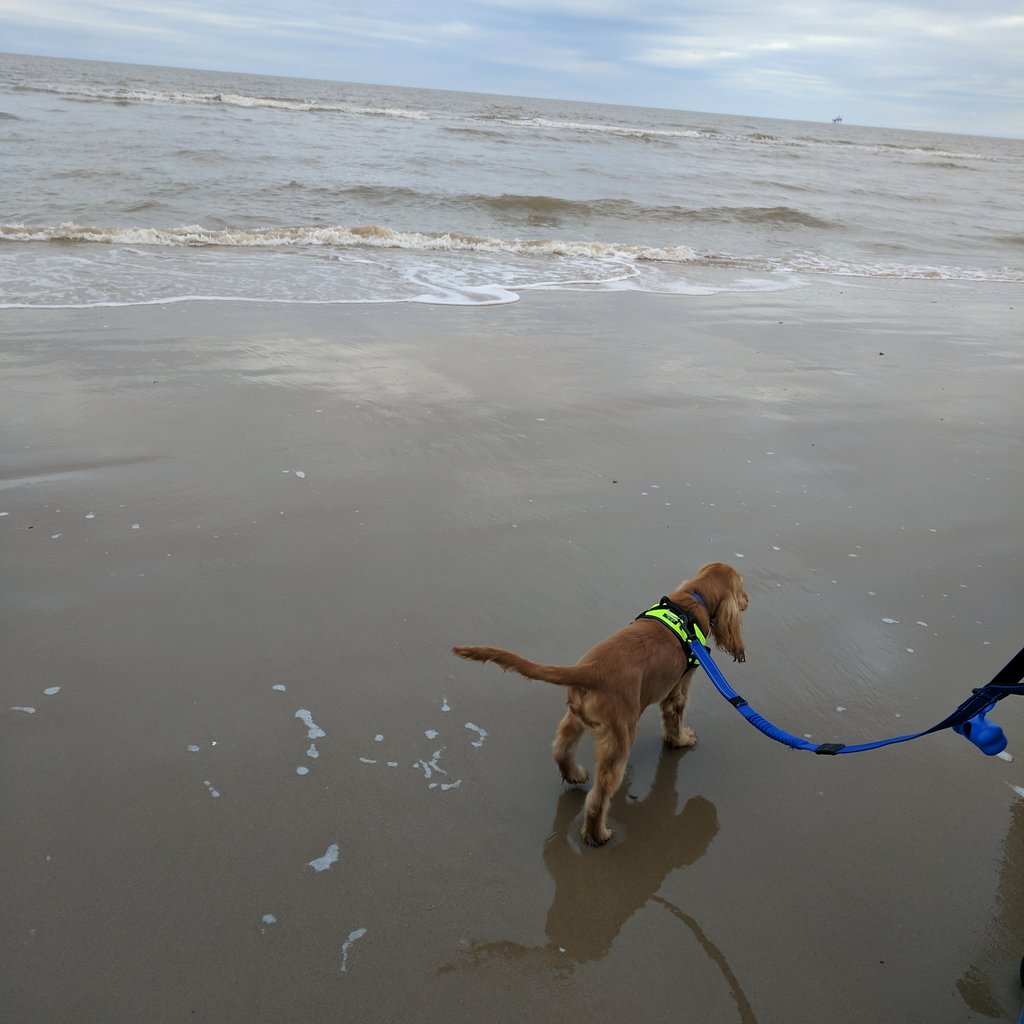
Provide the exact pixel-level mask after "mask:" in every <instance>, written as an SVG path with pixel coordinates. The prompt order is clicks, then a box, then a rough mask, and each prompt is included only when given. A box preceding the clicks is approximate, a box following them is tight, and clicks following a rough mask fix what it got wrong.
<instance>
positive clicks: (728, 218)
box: [455, 194, 839, 231]
mask: <svg viewBox="0 0 1024 1024" xmlns="http://www.w3.org/2000/svg"><path fill="white" fill-rule="evenodd" d="M455 201H457V202H458V203H459V205H475V206H481V207H485V208H489V209H493V210H496V211H498V212H499V213H503V214H526V215H528V216H531V217H543V218H558V217H565V216H571V217H578V218H581V219H587V220H590V219H592V218H593V217H595V216H599V217H606V218H611V219H620V220H625V221H629V222H630V223H637V222H652V223H662V224H663V223H665V222H667V221H668V222H676V223H687V222H713V223H722V222H730V223H736V224H769V225H772V224H775V225H795V226H798V227H807V228H817V229H820V230H824V231H828V230H832V229H834V228H836V227H838V226H839V225H837V224H835V223H834V222H832V221H827V220H823V219H822V218H820V217H815V216H814V215H813V214H810V213H807V212H806V211H804V210H799V209H796V208H795V207H792V206H704V207H692V208H691V207H685V206H650V205H646V204H642V203H636V202H634V201H633V200H630V199H561V198H558V197H555V196H544V195H516V194H505V195H500V196H482V195H476V196H474V195H470V196H459V197H457V198H456V200H455Z"/></svg>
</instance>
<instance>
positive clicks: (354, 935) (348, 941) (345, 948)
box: [341, 928, 367, 974]
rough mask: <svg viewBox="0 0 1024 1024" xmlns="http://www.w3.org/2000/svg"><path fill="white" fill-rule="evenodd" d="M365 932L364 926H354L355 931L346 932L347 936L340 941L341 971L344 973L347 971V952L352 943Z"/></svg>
mask: <svg viewBox="0 0 1024 1024" xmlns="http://www.w3.org/2000/svg"><path fill="white" fill-rule="evenodd" d="M366 932H367V929H366V928H356V929H355V931H351V932H349V933H348V938H347V939H346V940H345V942H344V943H342V946H341V972H342V974H344V973H345V972H346V971H348V952H349V950H350V949H351V948H352V943H354V942H357V941H358V940H359V939H361V938H362V937H363V936H364V935H365V934H366Z"/></svg>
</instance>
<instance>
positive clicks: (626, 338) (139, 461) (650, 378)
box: [0, 281, 1024, 1024]
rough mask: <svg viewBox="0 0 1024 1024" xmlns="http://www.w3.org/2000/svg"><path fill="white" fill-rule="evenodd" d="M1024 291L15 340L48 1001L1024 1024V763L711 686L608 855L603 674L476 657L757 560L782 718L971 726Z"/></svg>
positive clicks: (6, 730)
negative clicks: (891, 740) (769, 725)
mask: <svg viewBox="0 0 1024 1024" xmlns="http://www.w3.org/2000/svg"><path fill="white" fill-rule="evenodd" d="M1020 298H1021V297H1020V295H1019V294H1015V293H1014V291H1013V290H1011V289H1009V288H996V287H988V288H985V287H981V286H965V285H953V284H944V283H940V282H934V283H932V282H926V283H916V284H915V283H911V282H903V281H901V282H894V283H893V284H891V285H883V286H879V285H874V284H873V285H864V286H862V285H861V284H860V283H858V282H847V283H844V284H841V285H823V286H816V287H808V288H803V289H799V290H796V291H791V292H780V293H776V294H767V295H766V294H756V295H749V296H736V295H725V296H719V297H710V298H705V299H694V298H690V299H670V298H662V297H655V296H649V295H648V296H644V295H633V294H611V295H572V294H555V293H535V294H530V295H527V296H525V297H524V298H523V300H522V301H520V302H519V303H517V304H514V305H511V306H502V307H492V308H483V309H465V308H442V307H425V306H382V307H356V306H352V307H296V306H268V305H262V306H256V305H253V306H249V305H242V304H230V303H222V304H198V303H197V304H186V305H177V306H172V307H168V308H160V307H147V308H123V309H105V310H104V309H100V310H91V311H49V312H48V311H11V310H8V311H5V312H4V313H3V315H2V318H0V335H2V356H0V370H2V378H0V445H2V452H3V466H2V474H0V512H3V513H6V515H3V516H0V545H2V553H3V577H4V587H3V594H2V598H0V600H2V602H3V617H2V620H3V625H2V630H3V633H2V637H0V640H2V652H3V653H2V655H0V658H2V672H0V764H2V767H3V786H2V807H0V816H2V820H3V823H4V826H3V831H2V838H0V879H2V892H3V906H4V913H3V915H2V918H0V963H2V965H3V966H2V969H0V974H2V979H3V985H2V1001H3V1004H4V1012H3V1018H4V1020H5V1021H11V1022H12V1024H22V1022H24V1024H28V1022H35V1021H62V1022H92V1021H102V1022H104V1024H120V1022H125V1024H129V1022H131V1024H138V1022H140V1021H145V1022H146V1024H156V1022H165V1021H166V1022H180V1021H209V1022H214V1024H223V1022H225V1021H245V1022H247V1024H256V1022H279V1021H302V1022H328V1021H330V1022H335V1021H358V1022H361V1024H362V1022H367V1024H372V1022H391V1021H409V1022H415V1021H428V1020H430V1021H447V1022H455V1024H457V1022H462V1021H474V1022H477V1021H484V1020H490V1021H498V1022H504V1021H509V1022H511V1021H522V1020H528V1019H536V1020H546V1019H556V1018H557V1019H563V1018H564V1019H574V1018H577V1017H579V1018H581V1019H583V1018H587V1019H591V1020H597V1021H623V1020H642V1021H652V1022H653V1021H666V1022H667V1021H681V1020H691V1021H713V1022H716V1024H717V1022H729V1021H740V1022H743V1024H751V1022H754V1021H758V1022H762V1024H767V1022H776V1021H777V1022H784V1024H798V1022H803V1021H807V1022H811V1021H818V1020H830V1021H849V1022H865V1021H901V1022H917V1021H920V1022H928V1024H933V1022H942V1021H957V1022H960V1021H975V1020H977V1021H981V1020H991V1019H1003V1020H1015V1019H1016V1014H1017V1012H1019V1009H1020V990H1019V984H1018V982H1017V965H1018V963H1019V960H1020V957H1021V954H1022V953H1024V883H1022V877H1024V876H1022V871H1024V799H1021V797H1020V796H1018V795H1017V794H1016V793H1015V791H1014V790H1013V789H1012V787H1013V786H1018V787H1022V788H1024V760H1022V759H1021V757H1018V759H1017V760H1016V761H1013V762H1008V761H1005V760H1002V759H998V758H986V757H984V756H983V755H982V754H980V753H979V752H978V751H977V750H975V749H974V748H973V747H971V746H970V745H969V744H967V743H965V742H964V741H963V740H962V739H961V738H959V737H957V736H954V735H952V734H951V733H943V734H940V735H938V736H933V737H929V738H927V739H925V740H922V741H919V742H916V743H913V744H906V745H901V746H896V747H891V748H887V749H885V750H882V751H879V752H875V753H866V754H859V755H851V756H849V757H838V758H818V757H814V756H812V755H809V754H803V753H796V752H793V751H789V750H786V749H785V748H783V747H781V746H778V745H776V744H774V743H772V742H770V741H769V740H767V739H766V738H764V737H762V736H761V735H759V734H758V733H756V732H755V731H754V730H752V729H751V728H750V727H749V726H748V725H747V724H746V723H745V722H744V721H743V720H742V719H741V718H740V717H739V716H738V715H737V714H736V713H735V712H734V711H733V710H732V708H730V707H729V706H728V705H727V704H726V703H725V702H724V701H723V700H722V699H721V698H720V697H719V696H718V695H717V694H716V693H715V692H714V691H713V690H712V689H711V687H710V684H709V683H707V681H706V680H700V681H698V682H697V683H696V684H695V691H694V692H695V696H694V699H693V701H692V703H691V710H690V713H689V721H690V722H691V724H692V725H693V726H694V727H695V728H696V730H697V732H698V735H699V736H700V744H699V746H698V747H697V749H696V750H695V751H693V752H690V753H686V754H679V753H674V752H665V751H663V750H662V749H661V746H660V740H659V733H658V723H657V720H656V716H655V715H654V713H653V712H648V715H647V716H646V717H645V718H644V720H643V722H642V724H641V730H640V736H639V739H638V741H637V743H636V746H635V747H634V750H633V752H632V756H631V759H630V762H631V768H630V773H629V777H628V785H627V786H624V787H623V789H622V790H621V791H620V792H619V794H618V795H617V797H616V800H615V802H614V804H613V808H612V813H611V823H612V825H613V827H615V828H616V837H615V839H614V840H613V841H612V843H611V844H610V845H609V846H608V847H606V848H604V849H601V850H589V849H582V848H581V845H580V842H579V840H578V838H577V832H578V828H579V816H580V810H581V807H582V800H583V795H582V793H581V792H579V791H577V790H567V789H564V787H563V786H562V785H561V783H560V782H559V780H558V777H557V773H556V770H555V768H554V765H553V763H552V762H551V760H550V756H549V749H548V748H549V744H550V741H551V737H552V735H553V730H554V727H555V724H556V722H557V720H558V717H559V715H560V709H561V703H562V694H561V693H559V692H558V691H557V690H556V689H555V688H553V687H549V686H546V685H544V684H541V683H531V682H528V681H526V680H522V679H519V678H517V677H513V676H503V675H502V674H501V673H499V672H498V671H497V670H495V669H493V667H490V666H479V665H471V664H465V663H461V662H457V661H456V660H455V659H454V658H452V657H451V655H450V654H449V653H448V649H449V647H450V646H451V644H453V643H492V644H496V645H501V646H507V647H511V648H513V649H516V650H519V651H521V652H523V653H525V654H528V655H531V656H534V657H537V658H539V659H542V660H547V661H562V662H568V661H573V660H575V658H576V657H578V656H579V654H580V653H582V651H584V650H585V649H586V648H587V647H589V646H590V645H591V644H592V643H594V642H595V641H596V640H598V639H600V638H601V637H603V636H604V635H606V634H607V633H608V632H610V631H612V630H613V629H616V628H618V627H619V626H620V625H622V624H624V623H625V622H627V621H629V620H630V619H631V618H632V617H633V616H634V615H636V614H637V613H638V612H639V611H641V610H642V609H643V608H645V607H647V606H648V605H649V604H650V603H652V602H653V601H656V600H657V599H658V598H659V597H660V596H661V595H662V594H663V593H664V592H666V590H668V589H669V588H671V587H672V586H673V585H675V584H676V583H677V582H678V581H679V580H680V579H682V578H683V577H684V576H686V575H687V574H689V573H690V572H691V571H692V570H694V569H695V568H696V567H698V566H699V565H700V564H701V563H703V562H705V561H709V560H715V559H721V560H725V561H729V562H732V563H733V564H736V565H737V566H739V567H740V568H741V570H742V571H743V572H744V574H745V576H746V579H747V584H748V590H749V592H750V595H751V607H750V610H749V612H748V613H747V615H746V619H745V635H746V641H747V652H748V661H747V663H746V664H745V665H732V664H729V663H726V661H725V660H724V659H723V658H722V657H721V656H720V657H719V664H720V665H721V666H722V668H723V669H724V670H725V672H726V674H727V676H728V677H729V679H730V681H731V682H732V683H733V685H734V686H735V687H736V688H737V689H738V690H739V691H740V692H741V693H743V694H744V695H745V696H747V697H748V698H749V699H750V700H751V702H752V703H753V704H754V705H755V707H757V708H758V709H759V710H760V711H761V712H762V713H763V714H765V715H767V716H768V717H769V718H771V719H773V720H774V721H776V722H778V723H779V724H780V725H782V726H783V727H785V728H788V729H790V730H791V731H793V732H796V733H798V734H803V733H809V734H811V735H812V736H813V737H814V738H815V739H816V740H820V741H822V742H829V741H837V740H840V741H841V740H846V741H848V742H858V741H863V740H869V739H876V738H880V737H882V736H887V735H892V734H896V733H904V732H908V731H912V730H914V729H918V728H923V727H926V726H928V725H931V724H933V723H934V722H936V721H938V720H939V719H940V718H942V717H944V716H945V715H946V714H947V713H948V712H949V711H951V710H952V709H953V707H955V706H956V705H957V704H958V703H959V702H960V701H961V700H963V699H964V698H965V697H966V696H967V695H968V694H969V691H970V688H971V687H972V686H977V685H980V684H982V683H983V682H985V681H987V680H988V678H989V677H990V676H991V675H992V674H994V672H995V671H996V670H997V669H998V668H1000V667H1001V666H1002V665H1003V664H1004V663H1005V662H1006V661H1007V660H1008V659H1009V657H1010V656H1011V655H1012V654H1013V653H1014V652H1015V651H1016V650H1017V649H1018V647H1019V646H1020V644H1021V643H1022V642H1024V638H1022V634H1021V616H1020V607H1021V595H1022V592H1024V587H1022V584H1024V566H1022V564H1021V546H1020V536H1021V534H1020V522H1021V515H1022V509H1024V475H1022V473H1021V466H1022V464H1024V431H1022V426H1024V399H1022V397H1021V396H1022V395H1024V352H1022V349H1021V344H1020V336H1019V323H1020V314H1019V302H1020ZM1015 305H1016V306H1018V311H1014V309H1013V307H1014V306H1015ZM55 687H59V688H60V689H59V691H57V692H50V693H46V691H47V690H51V691H52V690H53V689H54V688H55ZM19 709H21V710H19ZM25 709H34V710H32V711H29V710H25ZM994 717H995V718H996V720H997V721H999V722H1000V723H1001V724H1002V725H1003V726H1004V727H1005V728H1006V731H1007V734H1008V736H1009V737H1010V745H1009V750H1010V751H1011V752H1015V753H1020V754H1021V755H1024V701H1015V699H1012V698H1011V699H1010V700H1007V701H1005V702H1003V704H1002V705H1001V706H1000V708H999V709H998V713H997V714H996V715H995V716H994ZM320 733H322V734H323V735H320ZM589 758H590V751H589V746H585V747H584V750H583V760H584V763H587V764H589V763H590V761H589ZM335 846H336V850H335V849H333V848H334V847H335ZM335 854H336V859H335Z"/></svg>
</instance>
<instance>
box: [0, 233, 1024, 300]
mask: <svg viewBox="0 0 1024 1024" xmlns="http://www.w3.org/2000/svg"><path fill="white" fill-rule="evenodd" d="M0 242H7V243H44V244H45V243H50V244H51V245H53V249H52V250H51V251H52V252H53V254H54V255H55V256H56V255H60V254H68V248H67V247H68V246H69V245H71V244H80V243H92V244H93V245H97V246H100V247H102V248H103V249H106V250H108V251H110V252H122V251H123V252H128V251H136V252H140V254H142V255H144V254H145V253H146V252H147V251H148V252H149V253H151V254H159V253H165V254H168V255H171V254H173V253H175V252H179V253H183V252H184V251H185V250H190V249H191V250H200V251H202V252H203V253H207V254H210V258H218V259H220V258H223V260H225V261H230V260H231V258H232V257H231V255H230V254H231V253H232V252H234V253H236V254H237V255H238V257H239V258H240V257H241V256H242V254H244V253H250V254H251V255H252V256H255V255H256V253H257V251H259V250H263V251H264V252H266V253H269V254H273V255H275V256H284V255H286V254H287V253H289V252H292V253H296V254H305V255H307V256H317V257H321V258H324V259H327V260H328V261H329V260H331V259H341V260H343V261H347V262H348V263H349V264H351V263H352V262H353V261H354V262H355V263H359V262H360V258H359V250H363V251H364V252H365V251H367V250H378V251H382V252H386V251H391V252H394V253H395V254H396V258H397V257H398V254H404V255H403V256H402V258H403V259H409V258H411V257H412V258H415V259H416V260H419V261H426V262H429V261H430V260H431V259H432V258H434V255H435V254H436V255H437V256H438V257H444V256H459V257H460V258H462V257H466V258H471V257H472V256H473V255H479V256H481V257H487V258H488V259H487V260H485V263H486V265H488V266H490V265H494V264H495V262H496V263H497V264H502V261H506V263H505V264H502V265H507V261H513V262H514V264H515V266H516V267H517V268H518V269H517V272H521V271H522V268H523V267H525V266H530V267H534V268H536V271H535V273H536V275H537V276H538V279H539V280H541V281H543V280H544V279H545V275H547V274H554V276H555V278H556V283H558V284H560V285H561V284H564V283H565V282H564V281H563V280H562V279H563V277H564V276H565V275H566V273H570V276H572V272H574V271H572V268H578V267H581V266H584V267H586V268H587V274H588V275H591V274H592V273H593V272H594V268H601V267H603V268H607V270H601V271H600V272H599V273H598V277H599V278H601V281H603V282H604V283H605V284H606V283H607V281H605V280H604V278H605V276H606V275H607V274H610V275H611V277H612V278H615V279H618V278H619V277H621V276H622V275H623V274H625V275H626V276H627V277H629V276H634V275H636V274H638V273H641V272H642V269H641V268H643V267H645V266H662V267H665V268H666V272H671V273H688V272H689V270H688V269H687V268H689V269H700V268H704V269H710V270H715V271H720V270H724V271H728V272H731V273H740V274H774V275H815V276H819V275H824V276H832V277H863V278H876V279H908V280H941V281H979V282H980V281H988V282H993V283H1018V284H1019V283H1024V269H1021V268H1020V267H1010V266H1003V267H996V268H988V269H985V268H980V267H965V266H955V265H932V264H925V263H914V262H911V261H910V260H908V261H907V262H896V261H892V260H877V259H856V258H850V259H844V258H838V257H834V256H827V255H824V254H822V253H820V252H816V251H813V250H803V251H794V252H791V253H787V254H785V255H781V256H762V255H733V254H729V253H723V252H697V251H696V250H694V249H693V248H691V247H689V246H686V245H642V244H639V245H638V244H625V243H615V242H598V241H573V240H560V239H521V238H496V237H490V236H477V235H469V234H465V233H461V232H454V231H451V232H434V233H426V232H415V231H396V230H393V229H391V228H388V227H383V226H380V225H376V224H370V225H362V226H350V227H309V226H307V227H277V228H256V229H250V230H242V229H238V230H235V229H230V228H207V227H200V226H198V225H194V226H186V227H176V228H155V227H91V226H88V225H79V224H61V225H59V226H55V227H51V226H32V225H3V226H0ZM11 256H12V257H13V253H12V254H11ZM205 258H206V257H205V256H204V259H205ZM673 267H675V268H676V269H675V270H674V271H673V270H671V268H673ZM545 268H547V269H545ZM615 268H618V269H615ZM531 273H533V272H531ZM643 273H647V272H646V271H643ZM587 282H589V283H591V284H593V283H595V282H593V281H591V280H590V277H589V276H588V277H587ZM597 283H601V282H597Z"/></svg>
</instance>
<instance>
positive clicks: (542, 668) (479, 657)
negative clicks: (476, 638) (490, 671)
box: [452, 647, 588, 687]
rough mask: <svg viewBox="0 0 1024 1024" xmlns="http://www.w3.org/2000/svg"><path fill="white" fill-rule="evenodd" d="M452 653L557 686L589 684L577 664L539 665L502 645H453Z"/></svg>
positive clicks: (584, 685)
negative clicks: (490, 662)
mask: <svg viewBox="0 0 1024 1024" xmlns="http://www.w3.org/2000/svg"><path fill="white" fill-rule="evenodd" d="M452 654H456V655H458V656H459V657H460V658H466V659H467V660H468V661H485V662H486V661H493V662H494V664H495V665H498V666H500V668H501V670H502V671H503V672H508V671H509V670H511V671H513V672H518V673H519V674H520V675H521V676H526V678H527V679H541V680H543V681H544V682H545V683H554V684H555V685H556V686H583V687H586V686H587V685H588V683H587V680H586V678H585V677H584V675H583V673H582V672H581V671H580V669H579V668H578V667H577V666H575V665H539V664H538V663H537V662H535V661H530V660H529V659H528V658H523V657H521V656H520V655H518V654H514V653H513V652H512V651H503V650H502V649H501V648H500V647H453V648H452Z"/></svg>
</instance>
